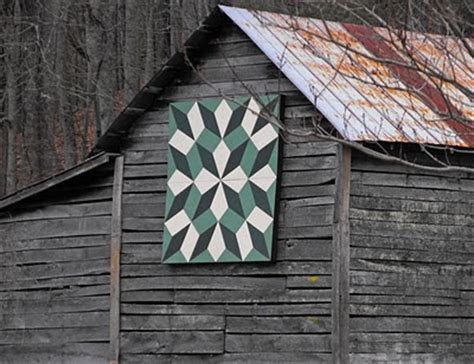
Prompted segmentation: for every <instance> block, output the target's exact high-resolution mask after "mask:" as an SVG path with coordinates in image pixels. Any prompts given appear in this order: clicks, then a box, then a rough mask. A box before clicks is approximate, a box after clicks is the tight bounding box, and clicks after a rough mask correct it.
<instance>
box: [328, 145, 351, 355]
mask: <svg viewBox="0 0 474 364" xmlns="http://www.w3.org/2000/svg"><path fill="white" fill-rule="evenodd" d="M337 168H338V171H337V174H336V199H335V206H334V224H333V226H334V231H333V255H332V262H333V264H332V268H333V269H332V277H333V278H332V305H331V314H332V355H333V363H337V364H348V363H349V261H350V247H349V244H350V231H349V199H350V182H351V150H350V148H349V147H347V146H342V145H340V146H339V149H338V167H337Z"/></svg>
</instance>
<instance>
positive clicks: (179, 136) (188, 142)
mask: <svg viewBox="0 0 474 364" xmlns="http://www.w3.org/2000/svg"><path fill="white" fill-rule="evenodd" d="M169 144H170V145H171V146H173V147H174V148H176V149H178V150H179V151H180V152H181V153H183V154H185V155H186V154H188V152H189V150H190V149H191V148H192V146H193V145H194V140H192V139H191V138H190V137H188V136H187V135H186V134H184V133H183V132H182V131H181V130H176V133H174V135H173V137H172V138H171V139H170V143H169Z"/></svg>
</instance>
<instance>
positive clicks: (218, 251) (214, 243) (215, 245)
mask: <svg viewBox="0 0 474 364" xmlns="http://www.w3.org/2000/svg"><path fill="white" fill-rule="evenodd" d="M207 250H208V251H209V254H211V256H212V258H213V259H214V261H217V260H218V259H219V258H220V256H221V255H222V253H223V252H224V250H225V244H224V237H223V236H222V231H221V228H220V226H219V224H217V225H216V228H215V230H214V233H213V234H212V237H211V240H210V241H209V245H208V247H207Z"/></svg>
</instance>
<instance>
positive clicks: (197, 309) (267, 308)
mask: <svg viewBox="0 0 474 364" xmlns="http://www.w3.org/2000/svg"><path fill="white" fill-rule="evenodd" d="M121 312H122V313H123V314H124V315H126V314H135V315H144V316H143V317H147V316H146V315H178V316H179V315H226V316H227V317H230V316H258V317H281V316H285V317H293V316H303V315H304V316H311V315H312V316H314V315H321V316H329V315H330V313H331V309H330V304H329V303H309V304H308V303H293V304H265V303H260V304H229V303H227V304H225V303H221V304H203V305H199V304H198V305H193V304H184V305H180V304H173V305H167V304H160V303H146V304H143V303H136V302H131V303H122V305H121Z"/></svg>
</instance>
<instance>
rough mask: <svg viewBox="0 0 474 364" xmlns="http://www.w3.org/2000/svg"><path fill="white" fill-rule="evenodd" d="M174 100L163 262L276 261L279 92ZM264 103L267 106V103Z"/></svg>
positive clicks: (170, 119) (170, 124)
mask: <svg viewBox="0 0 474 364" xmlns="http://www.w3.org/2000/svg"><path fill="white" fill-rule="evenodd" d="M258 100H259V102H257V101H256V99H255V98H254V97H250V96H249V97H240V98H234V99H232V100H226V99H223V98H212V99H202V100H199V101H186V102H177V103H172V104H171V105H170V112H169V137H170V139H169V146H168V181H167V191H166V212H165V223H164V235H163V262H164V263H213V262H257V261H270V260H271V259H272V254H273V240H274V234H275V233H274V230H275V216H276V212H275V209H276V197H277V181H278V170H279V168H278V162H279V157H278V155H279V134H278V129H277V127H276V126H275V125H274V124H272V123H271V122H270V121H269V120H268V119H269V118H268V117H264V115H265V112H264V111H266V112H271V113H273V115H274V116H276V117H279V113H280V97H279V96H277V95H270V96H261V97H259V98H258ZM261 105H263V109H262V107H261Z"/></svg>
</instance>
